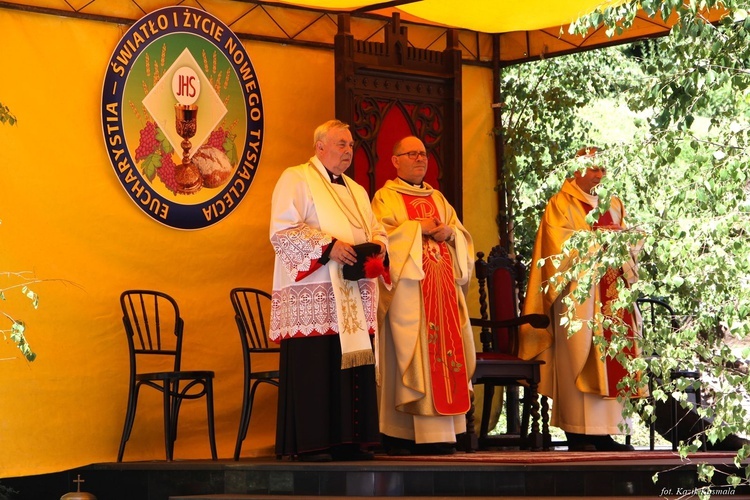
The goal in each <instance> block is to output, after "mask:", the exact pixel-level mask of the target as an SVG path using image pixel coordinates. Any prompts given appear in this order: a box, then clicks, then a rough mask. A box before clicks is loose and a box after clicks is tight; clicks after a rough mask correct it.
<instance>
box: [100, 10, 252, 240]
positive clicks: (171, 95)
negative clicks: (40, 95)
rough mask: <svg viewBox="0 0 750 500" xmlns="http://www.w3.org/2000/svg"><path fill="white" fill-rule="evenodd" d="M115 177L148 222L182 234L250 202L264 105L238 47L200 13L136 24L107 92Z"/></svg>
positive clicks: (154, 15)
mask: <svg viewBox="0 0 750 500" xmlns="http://www.w3.org/2000/svg"><path fill="white" fill-rule="evenodd" d="M102 129H103V132H104V142H105V146H106V148H107V154H108V156H109V159H110V162H111V163H112V167H113V168H114V171H115V174H116V175H117V178H118V179H119V181H120V184H122V187H123V188H124V189H125V191H126V192H127V193H128V196H129V197H130V198H131V199H132V200H133V202H135V204H136V205H137V206H138V207H139V208H140V209H141V210H143V211H144V212H145V213H146V214H147V215H148V216H150V217H151V218H153V219H154V220H156V221H157V222H159V223H162V224H164V225H167V226H170V227H173V228H176V229H201V228H204V227H208V226H211V225H213V224H215V223H217V222H219V221H220V220H222V219H224V218H225V217H227V216H228V215H229V214H230V213H231V212H232V211H233V210H234V209H235V208H236V207H237V205H238V204H239V203H240V202H241V201H242V199H243V198H244V196H245V195H246V194H247V192H248V190H249V188H250V184H251V183H252V181H253V178H254V177H255V172H256V170H257V167H258V163H259V161H260V154H261V149H262V145H263V101H262V98H261V93H260V85H259V83H258V79H257V75H256V74H255V69H254V68H253V65H252V63H251V61H250V57H249V56H248V54H247V52H246V51H245V49H244V47H243V46H242V43H240V40H239V38H237V36H236V35H235V34H234V33H233V32H232V31H231V30H230V29H229V28H228V27H227V26H226V25H225V24H224V23H222V22H221V21H220V20H218V19H216V18H215V17H213V16H212V15H211V14H209V13H207V12H205V11H203V10H200V9H196V8H193V7H166V8H163V9H159V10H156V11H154V12H151V13H150V14H148V15H146V16H145V17H143V18H141V19H140V20H138V21H136V22H135V23H134V24H133V26H132V27H131V28H130V29H129V30H128V31H127V33H125V35H124V36H123V37H122V39H121V40H120V42H119V43H118V44H117V47H116V48H115V50H114V52H113V54H112V57H111V59H110V61H109V65H108V66H107V72H106V75H105V78H104V86H103V89H102Z"/></svg>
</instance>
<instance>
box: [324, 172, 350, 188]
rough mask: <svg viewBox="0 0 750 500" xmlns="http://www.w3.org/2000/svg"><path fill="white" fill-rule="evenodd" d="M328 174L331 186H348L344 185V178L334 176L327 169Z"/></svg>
mask: <svg viewBox="0 0 750 500" xmlns="http://www.w3.org/2000/svg"><path fill="white" fill-rule="evenodd" d="M326 172H327V173H328V178H329V179H331V184H341V185H342V186H346V184H345V183H344V178H343V177H342V176H340V175H334V173H333V172H331V171H330V170H328V169H327V168H326Z"/></svg>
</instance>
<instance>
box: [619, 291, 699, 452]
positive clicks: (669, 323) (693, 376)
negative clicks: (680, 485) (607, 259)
mask: <svg viewBox="0 0 750 500" xmlns="http://www.w3.org/2000/svg"><path fill="white" fill-rule="evenodd" d="M636 304H637V305H638V309H639V310H640V312H641V317H642V318H643V338H645V339H653V338H655V336H656V334H657V333H658V332H662V335H664V336H671V335H672V334H673V333H675V332H677V331H679V330H680V328H681V326H680V323H679V321H678V320H677V314H675V311H674V309H673V308H672V306H670V305H669V304H668V303H667V302H666V300H664V299H662V298H657V297H640V298H638V299H637V300H636ZM654 356H656V354H651V357H654ZM649 377H650V380H649V392H652V391H653V386H654V384H655V383H660V382H662V380H659V377H655V376H654V375H653V374H649ZM669 379H670V380H675V379H686V380H690V381H692V383H691V384H689V385H688V386H687V387H686V388H685V389H684V391H685V392H686V393H687V394H688V395H692V396H693V399H694V404H695V406H696V407H700V406H701V404H702V397H701V396H702V391H701V386H700V379H701V373H700V372H699V371H697V370H693V369H690V368H675V369H673V370H671V371H670V373H669ZM649 397H650V396H649ZM651 402H652V404H654V405H655V407H656V420H655V421H652V422H649V424H648V427H649V448H650V449H651V450H653V449H654V447H655V435H654V434H655V431H659V434H662V436H664V437H665V438H667V439H668V440H669V441H670V442H671V443H672V451H677V446H678V444H679V442H680V441H687V440H690V439H692V438H693V437H694V436H695V435H696V434H697V435H698V436H699V437H700V439H701V441H702V445H701V450H702V451H706V437H705V430H706V429H705V421H704V420H703V419H701V418H699V417H694V415H695V412H694V411H690V410H685V409H682V408H681V406H680V403H679V402H678V401H677V400H676V399H674V398H673V397H672V395H669V396H668V397H667V401H666V402H661V401H654V400H653V398H651ZM666 406H668V409H667V408H666ZM690 417H694V418H690ZM691 426H692V427H691ZM628 437H630V436H628Z"/></svg>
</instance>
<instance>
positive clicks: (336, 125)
mask: <svg viewBox="0 0 750 500" xmlns="http://www.w3.org/2000/svg"><path fill="white" fill-rule="evenodd" d="M353 146H354V141H353V140H352V134H351V132H350V130H349V126H348V125H347V124H345V123H343V122H340V121H338V120H331V121H328V122H326V123H324V124H322V125H320V126H319V127H318V128H317V129H316V130H315V134H314V142H313V147H314V150H315V155H314V156H313V157H312V158H310V160H309V161H308V162H306V163H303V164H301V165H297V166H295V167H290V168H287V169H286V170H284V172H283V173H282V174H281V177H280V178H279V180H278V182H277V184H276V187H275V189H274V192H273V197H272V202H271V226H270V239H271V244H272V245H273V248H274V251H275V254H276V258H275V263H274V279H273V294H272V297H273V298H272V311H271V328H270V332H269V336H270V338H271V339H272V340H273V341H275V342H278V343H280V346H281V355H280V363H279V369H280V384H279V406H278V416H277V426H276V454H277V455H278V456H288V457H291V458H293V459H299V460H302V461H311V462H325V461H331V460H368V459H372V458H373V454H372V452H371V451H370V448H372V447H374V446H375V445H377V444H379V441H380V439H379V438H380V435H379V428H378V414H377V394H376V384H375V367H374V364H375V356H374V352H373V347H372V336H373V335H374V334H375V332H376V331H377V306H378V280H384V281H388V280H389V276H388V270H387V268H386V267H385V262H384V259H385V256H386V249H387V241H388V240H387V236H386V233H385V229H384V228H383V225H382V224H380V223H379V222H378V221H377V219H376V218H375V217H374V215H373V212H372V209H371V207H370V200H369V197H368V195H367V192H366V191H365V190H364V188H362V187H361V186H360V185H358V184H357V183H356V182H354V180H352V179H351V178H349V177H347V176H346V175H344V171H345V170H346V169H347V168H348V167H349V165H350V164H351V162H352V156H353V151H352V148H353Z"/></svg>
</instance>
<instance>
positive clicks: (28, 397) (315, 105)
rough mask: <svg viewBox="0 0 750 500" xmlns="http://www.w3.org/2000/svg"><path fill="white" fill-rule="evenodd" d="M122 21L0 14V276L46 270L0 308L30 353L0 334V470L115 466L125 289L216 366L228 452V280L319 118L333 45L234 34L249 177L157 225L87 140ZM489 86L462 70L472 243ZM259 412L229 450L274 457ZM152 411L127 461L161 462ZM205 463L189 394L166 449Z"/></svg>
mask: <svg viewBox="0 0 750 500" xmlns="http://www.w3.org/2000/svg"><path fill="white" fill-rule="evenodd" d="M175 3H176V2H175ZM212 13H213V14H214V15H217V16H218V17H221V16H219V13H217V12H212ZM126 30H127V27H125V26H117V25H113V24H109V23H104V22H97V21H85V20H76V19H72V18H66V17H55V16H50V15H45V14H35V13H26V12H21V11H15V10H5V9H2V8H0V46H1V47H3V67H2V70H0V102H2V103H3V104H5V105H7V106H9V107H10V108H11V110H12V112H13V113H14V114H15V115H16V116H17V117H18V119H19V122H18V125H17V126H13V127H10V126H8V125H3V126H0V220H2V225H0V272H2V273H5V272H7V271H32V272H33V273H34V275H35V276H36V277H37V278H40V279H45V280H52V281H46V282H44V283H41V284H38V285H34V286H33V287H32V288H33V289H34V290H35V291H37V292H38V293H39V294H40V297H41V300H40V306H39V309H38V310H34V309H33V308H32V307H31V306H30V305H29V304H28V301H27V300H25V299H24V298H23V297H22V296H21V293H20V291H17V290H14V291H9V292H7V294H6V296H7V301H5V302H3V303H0V311H5V312H8V313H10V314H12V315H13V316H14V317H17V318H19V319H23V320H24V321H25V322H26V323H27V328H28V330H27V336H28V340H29V342H30V343H31V345H32V347H33V349H34V350H35V351H36V352H37V353H38V359H37V360H36V361H35V362H33V363H30V364H29V363H26V362H25V361H24V360H23V359H22V358H21V357H20V355H19V353H18V351H17V350H16V349H15V347H14V346H13V344H12V343H10V342H5V343H0V359H2V360H0V443H2V444H1V445H0V478H1V477H12V476H23V475H34V474H42V473H48V472H55V471H60V470H67V469H70V468H73V467H78V466H82V465H86V464H90V463H98V462H111V461H114V460H115V458H116V454H117V447H118V444H119V440H120V434H121V432H122V425H123V420H124V413H125V405H126V396H127V370H128V365H127V354H126V350H127V344H126V340H125V334H124V332H123V329H122V322H121V319H120V310H119V304H118V297H119V294H120V292H121V291H122V290H123V289H125V288H136V287H138V288H141V287H142V288H155V289H159V290H163V291H165V292H167V293H170V294H171V295H173V296H174V297H175V298H176V299H177V301H178V302H179V304H180V307H181V309H182V312H183V316H184V318H185V322H186V326H185V332H186V333H185V343H186V345H185V359H184V363H183V364H184V368H186V369H191V368H195V369H211V370H215V371H216V383H215V384H216V385H215V405H216V424H217V440H218V451H219V456H220V457H221V458H228V457H231V455H232V453H233V450H234V440H235V437H236V432H237V426H238V422H239V411H240V404H241V401H242V360H241V354H240V341H239V338H238V334H237V331H236V327H235V324H234V320H233V316H232V314H233V313H232V309H231V305H230V302H229V297H228V294H229V290H230V289H231V288H232V287H235V286H256V287H260V288H265V289H270V286H271V273H272V267H273V251H272V248H271V246H270V244H269V242H268V221H269V211H270V195H271V191H272V189H273V186H274V184H275V182H276V179H277V178H278V176H279V174H280V173H281V171H282V170H283V169H284V168H285V167H287V166H290V165H294V164H297V163H300V162H302V161H304V160H306V159H307V158H309V156H310V155H311V153H312V147H311V142H312V131H313V129H314V127H315V126H316V125H317V124H319V123H321V122H323V121H325V120H327V119H329V118H331V117H332V116H333V113H334V60H333V52H332V51H328V50H325V49H310V48H300V47H294V46H286V45H280V44H271V43H263V42H245V47H246V49H247V51H248V53H249V55H250V57H251V59H252V62H253V65H254V67H255V69H256V71H257V74H258V79H259V82H260V86H261V91H262V93H263V100H264V112H265V129H264V131H265V134H266V136H265V143H264V146H263V152H262V158H261V162H260V166H259V169H258V173H257V175H256V177H255V180H254V181H253V184H252V187H251V189H250V191H249V193H248V194H247V195H246V196H245V198H244V200H243V201H242V203H241V204H240V206H239V207H238V208H237V209H236V210H235V211H234V212H232V214H231V215H230V216H229V217H228V218H227V219H225V220H223V221H221V222H219V223H218V224H216V225H214V226H211V227H209V228H206V229H201V230H197V231H178V230H175V229H171V228H169V227H165V226H162V225H160V224H158V223H156V222H154V221H153V220H152V219H150V218H149V217H148V216H146V215H145V214H144V213H143V212H142V211H141V210H140V209H138V208H137V207H136V206H135V205H134V204H133V202H132V201H131V200H130V198H129V197H128V196H127V194H126V193H125V191H124V189H123V188H122V186H121V185H120V183H119V182H118V180H117V178H116V176H115V174H114V172H113V170H112V167H111V165H110V163H109V160H108V158H107V155H106V151H105V149H104V142H103V136H102V130H101V123H100V106H101V88H102V79H103V75H104V71H105V66H106V64H107V62H108V60H109V57H110V56H111V53H112V50H113V48H114V47H115V45H116V44H117V42H118V41H119V39H120V37H121V36H122V35H123V34H124V32H125V31H126ZM491 84H492V75H491V71H490V70H488V69H485V68H479V67H468V66H467V67H464V80H463V89H464V99H463V109H464V124H463V129H464V145H463V146H464V189H465V192H466V193H471V198H470V199H471V203H470V204H469V203H466V206H465V209H464V213H465V216H464V222H465V224H466V226H467V227H468V228H469V230H470V231H471V232H472V234H473V236H474V238H475V239H476V241H477V249H479V250H485V251H488V250H489V248H490V247H491V246H492V245H493V244H496V243H497V231H496V227H495V223H494V218H495V214H496V211H497V209H496V207H497V203H496V194H495V192H494V190H493V186H494V185H495V175H494V149H493V139H492V134H491V130H492V112H491V108H490V103H491V102H492V89H491ZM0 279H1V280H2V281H0V287H5V286H7V285H8V284H10V283H11V282H12V281H13V280H12V279H11V280H9V279H8V278H6V277H4V276H3V277H0ZM55 280H59V281H55ZM470 301H471V303H472V304H474V303H476V296H475V295H472V296H471V297H470ZM3 328H5V326H3ZM5 358H12V359H5ZM147 396H148V397H147ZM275 405H276V392H275V390H273V389H270V388H267V387H264V388H262V389H261V390H260V392H259V393H258V395H257V399H256V406H255V407H254V409H253V420H252V422H251V427H250V434H251V435H250V436H249V437H248V439H247V441H246V442H245V445H244V451H243V456H257V455H271V454H272V453H273V450H272V447H273V440H274V419H275V414H276V411H275ZM160 409H161V407H160V400H159V399H158V397H157V396H155V395H153V394H148V391H145V392H144V394H143V395H142V400H141V401H140V403H139V409H138V413H137V415H136V421H135V426H134V429H133V434H132V436H131V439H130V441H129V443H128V446H127V447H126V450H125V457H124V459H125V460H126V461H135V460H163V459H164V444H163V436H162V430H161V413H160ZM209 456H210V453H209V447H208V439H207V431H206V423H205V405H204V403H203V402H202V401H199V402H188V403H186V404H185V405H184V406H183V409H182V413H181V415H180V427H179V434H178V439H177V443H176V448H175V457H176V458H177V459H188V458H207V457H209Z"/></svg>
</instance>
